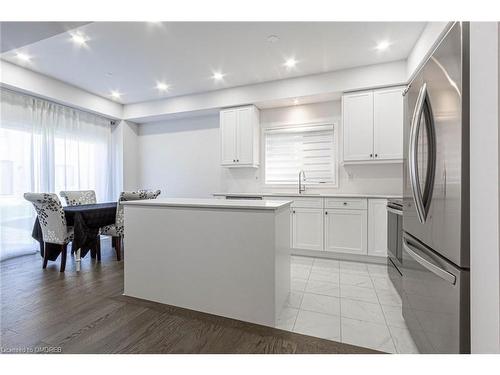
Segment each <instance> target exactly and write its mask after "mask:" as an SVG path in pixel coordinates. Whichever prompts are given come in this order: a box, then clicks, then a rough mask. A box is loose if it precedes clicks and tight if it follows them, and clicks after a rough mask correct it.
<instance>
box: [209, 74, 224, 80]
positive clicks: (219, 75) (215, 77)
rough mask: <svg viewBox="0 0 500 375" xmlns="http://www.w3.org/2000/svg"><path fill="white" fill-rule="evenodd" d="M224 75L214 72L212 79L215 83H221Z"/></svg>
mask: <svg viewBox="0 0 500 375" xmlns="http://www.w3.org/2000/svg"><path fill="white" fill-rule="evenodd" d="M224 76H225V74H223V73H221V72H214V74H213V75H212V78H213V79H214V80H216V81H221V80H222V79H223V78H224Z"/></svg>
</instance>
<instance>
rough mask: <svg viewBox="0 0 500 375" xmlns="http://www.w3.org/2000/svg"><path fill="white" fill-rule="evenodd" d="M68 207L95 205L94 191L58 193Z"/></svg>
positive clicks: (65, 191)
mask: <svg viewBox="0 0 500 375" xmlns="http://www.w3.org/2000/svg"><path fill="white" fill-rule="evenodd" d="M59 195H60V196H61V197H63V198H64V200H65V201H66V204H67V205H68V206H79V205H81V204H94V203H97V198H96V195H95V191H94V190H63V191H61V192H60V193H59Z"/></svg>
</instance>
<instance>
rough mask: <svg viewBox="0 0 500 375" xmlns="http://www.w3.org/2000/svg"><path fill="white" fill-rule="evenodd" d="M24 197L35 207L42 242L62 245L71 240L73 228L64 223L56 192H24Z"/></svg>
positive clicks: (64, 219) (64, 218)
mask: <svg viewBox="0 0 500 375" xmlns="http://www.w3.org/2000/svg"><path fill="white" fill-rule="evenodd" d="M24 199H26V200H27V201H29V202H31V203H33V206H34V207H35V211H36V213H37V215H38V220H39V221H40V226H41V227H42V236H43V241H44V242H48V243H55V244H61V245H62V244H67V243H68V242H69V241H71V240H72V238H73V233H72V231H73V228H71V227H70V228H68V226H67V225H66V216H65V215H64V211H63V208H62V205H61V202H60V201H59V198H58V197H57V195H56V194H53V193H25V194H24Z"/></svg>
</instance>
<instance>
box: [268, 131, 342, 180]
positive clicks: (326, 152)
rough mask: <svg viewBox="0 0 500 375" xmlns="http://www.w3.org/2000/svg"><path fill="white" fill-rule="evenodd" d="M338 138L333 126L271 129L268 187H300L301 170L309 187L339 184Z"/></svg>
mask: <svg viewBox="0 0 500 375" xmlns="http://www.w3.org/2000/svg"><path fill="white" fill-rule="evenodd" d="M334 136H335V134H334V126H333V125H314V126H311V125H308V126H294V127H286V128H277V129H267V130H266V132H265V147H266V149H265V163H266V164H265V182H266V184H296V183H297V178H298V173H299V171H300V170H303V171H304V172H305V174H306V183H307V184H336V183H337V181H336V168H337V166H336V158H335V155H336V150H335V147H336V143H335V141H334V139H335V138H334Z"/></svg>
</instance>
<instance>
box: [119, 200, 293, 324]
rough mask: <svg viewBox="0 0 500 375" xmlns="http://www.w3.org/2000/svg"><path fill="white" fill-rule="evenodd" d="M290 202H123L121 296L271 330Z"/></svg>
mask: <svg viewBox="0 0 500 375" xmlns="http://www.w3.org/2000/svg"><path fill="white" fill-rule="evenodd" d="M290 203H291V202H287V201H269V200H267V201H246V200H241V201H240V200H230V201H226V200H218V199H155V200H142V201H130V202H123V205H124V207H125V234H124V243H125V252H126V254H125V266H124V271H125V272H124V284H125V285H124V294H125V295H127V296H131V297H137V298H142V299H146V300H151V301H155V302H160V303H165V304H168V305H173V306H178V307H183V308H187V309H192V310H197V311H202V312H206V313H211V314H216V315H221V316H225V317H229V318H234V319H239V320H243V321H247V322H252V323H258V324H263V325H267V326H272V327H273V326H275V325H276V320H277V316H278V314H279V313H280V311H281V309H282V307H283V305H284V303H285V302H286V299H287V297H288V293H289V291H290V214H289V211H290Z"/></svg>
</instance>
